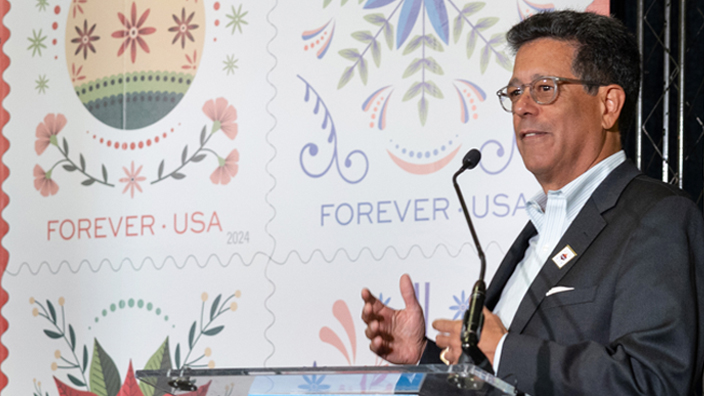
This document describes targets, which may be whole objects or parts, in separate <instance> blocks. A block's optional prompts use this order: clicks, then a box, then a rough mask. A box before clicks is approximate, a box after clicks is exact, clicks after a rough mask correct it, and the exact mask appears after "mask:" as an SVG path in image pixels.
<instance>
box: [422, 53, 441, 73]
mask: <svg viewBox="0 0 704 396" xmlns="http://www.w3.org/2000/svg"><path fill="white" fill-rule="evenodd" d="M425 62H426V64H425V68H426V69H427V70H428V71H430V72H432V73H435V74H437V75H440V76H442V75H443V74H445V72H444V71H443V70H442V67H440V64H439V63H438V62H436V61H435V59H433V57H428V58H427V59H426V60H425Z"/></svg>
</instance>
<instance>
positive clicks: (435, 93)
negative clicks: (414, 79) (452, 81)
mask: <svg viewBox="0 0 704 396" xmlns="http://www.w3.org/2000/svg"><path fill="white" fill-rule="evenodd" d="M425 92H426V93H427V94H428V95H430V96H432V97H435V98H438V99H442V98H444V96H443V94H442V91H441V90H440V88H438V86H437V85H435V83H434V82H432V81H427V82H426V83H425Z"/></svg>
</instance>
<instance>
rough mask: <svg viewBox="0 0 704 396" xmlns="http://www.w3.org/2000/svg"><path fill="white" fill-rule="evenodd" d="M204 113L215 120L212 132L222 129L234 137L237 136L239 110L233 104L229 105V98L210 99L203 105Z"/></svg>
mask: <svg viewBox="0 0 704 396" xmlns="http://www.w3.org/2000/svg"><path fill="white" fill-rule="evenodd" d="M203 113H205V115H206V116H208V118H210V119H211V120H212V121H213V129H212V130H211V132H210V133H215V132H217V130H218V129H222V132H223V133H224V134H225V135H226V136H227V137H229V138H230V139H234V138H235V137H236V136H237V123H236V122H235V120H237V110H235V107H234V106H232V105H229V106H228V103H227V99H225V98H217V99H215V100H212V99H211V100H209V101H207V102H205V104H204V105H203Z"/></svg>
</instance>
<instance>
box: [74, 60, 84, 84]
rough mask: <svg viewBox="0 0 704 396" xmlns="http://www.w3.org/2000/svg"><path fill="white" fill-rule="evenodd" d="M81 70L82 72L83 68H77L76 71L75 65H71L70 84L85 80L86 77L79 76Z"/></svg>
mask: <svg viewBox="0 0 704 396" xmlns="http://www.w3.org/2000/svg"><path fill="white" fill-rule="evenodd" d="M81 70H83V66H79V67H78V70H76V64H75V63H71V82H76V81H80V80H85V78H86V76H82V75H81Z"/></svg>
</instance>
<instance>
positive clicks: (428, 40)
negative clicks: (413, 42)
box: [423, 34, 445, 52]
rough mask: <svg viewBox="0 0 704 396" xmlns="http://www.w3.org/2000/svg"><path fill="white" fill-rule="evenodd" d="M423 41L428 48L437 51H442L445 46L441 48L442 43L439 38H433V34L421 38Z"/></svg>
mask: <svg viewBox="0 0 704 396" xmlns="http://www.w3.org/2000/svg"><path fill="white" fill-rule="evenodd" d="M423 40H424V41H425V45H426V46H428V48H430V49H432V50H434V51H437V52H443V51H445V48H443V46H442V43H441V42H440V40H438V39H437V38H435V35H432V34H429V35H427V36H425V37H424V38H423Z"/></svg>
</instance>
